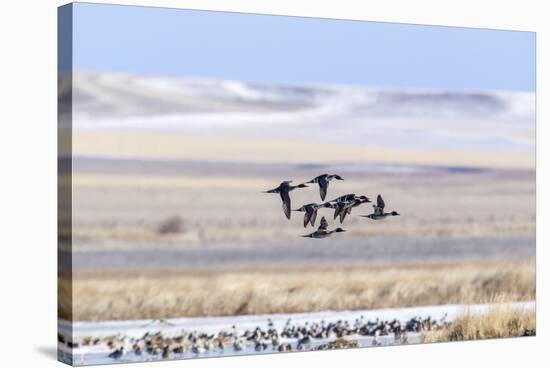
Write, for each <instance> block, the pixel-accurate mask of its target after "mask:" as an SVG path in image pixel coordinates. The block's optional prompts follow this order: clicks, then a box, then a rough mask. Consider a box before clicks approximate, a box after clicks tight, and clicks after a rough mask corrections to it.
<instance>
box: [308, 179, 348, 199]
mask: <svg viewBox="0 0 550 368" xmlns="http://www.w3.org/2000/svg"><path fill="white" fill-rule="evenodd" d="M333 179H336V180H344V179H342V177H341V176H340V175H329V174H323V175H319V176H317V177H315V178H313V179H311V180H310V181H307V182H306V183H317V184H319V192H320V193H321V200H323V201H324V200H325V197H326V196H327V190H328V184H329V182H330V181H331V180H333Z"/></svg>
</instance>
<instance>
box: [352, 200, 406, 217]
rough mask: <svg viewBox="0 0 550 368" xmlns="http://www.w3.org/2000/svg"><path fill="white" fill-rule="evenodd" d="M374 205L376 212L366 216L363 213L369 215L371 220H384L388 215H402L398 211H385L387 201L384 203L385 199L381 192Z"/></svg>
mask: <svg viewBox="0 0 550 368" xmlns="http://www.w3.org/2000/svg"><path fill="white" fill-rule="evenodd" d="M372 206H373V207H374V212H373V213H371V214H370V215H366V216H365V215H361V217H368V218H370V219H371V220H382V219H385V218H386V217H388V216H401V215H400V214H399V213H397V212H396V211H391V212H384V207H386V203H384V199H383V198H382V196H381V195H380V194H379V195H378V197H377V198H376V204H375V205H374V204H373V205H372Z"/></svg>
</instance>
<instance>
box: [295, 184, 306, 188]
mask: <svg viewBox="0 0 550 368" xmlns="http://www.w3.org/2000/svg"><path fill="white" fill-rule="evenodd" d="M296 188H307V185H305V184H304V183H302V184H298V185H297V186H296Z"/></svg>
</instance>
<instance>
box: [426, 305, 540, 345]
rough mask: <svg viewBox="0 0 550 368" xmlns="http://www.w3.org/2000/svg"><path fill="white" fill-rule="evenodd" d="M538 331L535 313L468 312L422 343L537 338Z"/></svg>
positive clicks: (504, 310) (505, 310) (506, 310)
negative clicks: (522, 337) (475, 313)
mask: <svg viewBox="0 0 550 368" xmlns="http://www.w3.org/2000/svg"><path fill="white" fill-rule="evenodd" d="M536 329H537V326H536V312H535V311H534V310H529V311H525V310H518V309H512V308H508V307H506V306H500V307H494V308H492V309H491V310H490V311H488V312H487V313H482V314H478V315H473V314H471V313H470V312H469V311H466V312H465V313H464V315H463V316H461V317H460V318H458V319H456V320H454V321H453V322H451V324H450V325H449V326H447V327H446V328H444V329H441V330H437V331H431V332H429V333H425V334H424V335H423V336H422V339H421V341H422V342H445V341H463V340H479V339H496V338H503V337H518V336H534V335H535V334H536Z"/></svg>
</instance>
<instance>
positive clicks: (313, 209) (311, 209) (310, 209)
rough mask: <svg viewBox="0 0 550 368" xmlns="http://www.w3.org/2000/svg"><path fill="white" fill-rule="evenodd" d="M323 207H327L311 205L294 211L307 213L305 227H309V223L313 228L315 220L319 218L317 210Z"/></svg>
mask: <svg viewBox="0 0 550 368" xmlns="http://www.w3.org/2000/svg"><path fill="white" fill-rule="evenodd" d="M322 207H325V204H317V203H309V204H305V205H303V206H302V207H300V208H298V209H296V210H292V211H300V212H305V214H304V227H306V226H307V224H308V222H309V223H310V224H311V226H315V219H316V218H317V210H318V209H319V208H322Z"/></svg>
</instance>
